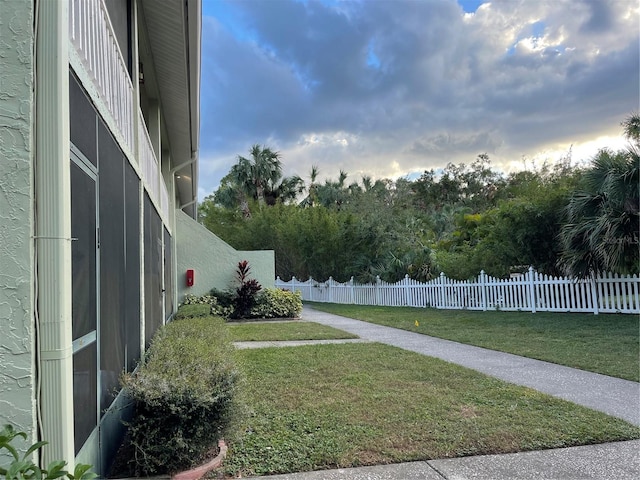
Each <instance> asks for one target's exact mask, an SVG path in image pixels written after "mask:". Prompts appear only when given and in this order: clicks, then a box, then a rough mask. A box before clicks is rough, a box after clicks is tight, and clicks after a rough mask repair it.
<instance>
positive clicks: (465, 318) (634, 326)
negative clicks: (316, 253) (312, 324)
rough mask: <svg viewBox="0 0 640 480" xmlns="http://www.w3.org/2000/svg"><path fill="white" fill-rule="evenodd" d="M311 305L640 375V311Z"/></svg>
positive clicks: (625, 376)
mask: <svg viewBox="0 0 640 480" xmlns="http://www.w3.org/2000/svg"><path fill="white" fill-rule="evenodd" d="M305 305H308V306H310V307H312V308H314V309H316V310H319V311H323V312H327V313H333V314H336V315H341V316H344V317H349V318H353V319H357V320H363V321H365V322H370V323H375V324H378V325H385V326H388V327H394V328H399V329H402V330H408V331H412V332H416V333H421V334H423V335H430V336H432V337H437V338H443V339H446V340H452V341H454V342H460V343H465V344H468V345H475V346H477V347H483V348H488V349H490V350H497V351H500V352H506V353H512V354H514V355H520V356H523V357H528V358H534V359H536V360H543V361H546V362H551V363H556V364H559V365H565V366H568V367H573V368H578V369H581V370H586V371H589V372H595V373H601V374H603V375H609V376H612V377H617V378H622V379H625V380H631V381H634V382H638V381H640V363H639V361H638V359H639V358H640V317H639V316H638V315H623V314H600V315H593V314H584V313H556V312H538V313H529V312H502V311H495V312H493V311H492V312H481V311H472V310H439V309H433V308H414V307H378V306H365V305H343V304H335V303H315V302H305Z"/></svg>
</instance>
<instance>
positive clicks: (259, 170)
mask: <svg viewBox="0 0 640 480" xmlns="http://www.w3.org/2000/svg"><path fill="white" fill-rule="evenodd" d="M249 153H251V159H247V158H245V157H242V156H240V155H238V163H236V164H235V165H234V166H233V167H232V168H231V173H232V175H233V176H234V177H235V179H236V180H237V183H238V185H241V186H243V188H244V189H245V191H246V193H248V194H249V195H250V196H252V197H253V198H255V199H256V200H257V201H258V204H259V205H264V203H265V199H264V197H265V191H266V190H268V189H269V187H271V188H272V189H273V187H274V185H275V184H276V182H277V181H278V180H280V179H281V178H282V162H280V154H279V153H278V152H274V151H272V150H271V149H270V148H268V147H260V145H258V144H255V145H253V146H252V147H251V149H250V150H249Z"/></svg>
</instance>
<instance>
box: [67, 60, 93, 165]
mask: <svg viewBox="0 0 640 480" xmlns="http://www.w3.org/2000/svg"><path fill="white" fill-rule="evenodd" d="M69 112H70V119H69V120H70V121H69V133H70V136H71V142H72V143H73V144H74V145H75V146H76V147H77V148H78V149H79V150H80V151H81V152H82V154H83V155H84V156H85V157H87V159H88V160H89V161H90V162H91V163H92V164H93V165H94V166H95V165H97V164H98V159H97V156H96V118H97V116H96V111H95V110H94V108H93V104H92V103H91V101H90V100H89V98H88V97H87V95H86V94H85V93H84V90H83V89H82V87H81V86H80V84H79V83H78V81H77V80H76V77H75V76H74V75H73V74H72V73H71V72H69Z"/></svg>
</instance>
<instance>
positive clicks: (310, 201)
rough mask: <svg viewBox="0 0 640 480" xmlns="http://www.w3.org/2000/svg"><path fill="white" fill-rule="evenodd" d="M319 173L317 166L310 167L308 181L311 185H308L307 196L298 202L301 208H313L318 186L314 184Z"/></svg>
mask: <svg viewBox="0 0 640 480" xmlns="http://www.w3.org/2000/svg"><path fill="white" fill-rule="evenodd" d="M319 173H320V169H319V168H318V166H317V165H311V172H309V179H310V180H311V183H310V184H309V188H308V189H307V191H308V192H309V193H308V195H307V196H306V197H305V198H304V199H303V200H302V201H301V202H300V206H301V207H313V206H314V205H315V203H316V202H317V201H318V184H317V183H316V179H317V178H318V174H319Z"/></svg>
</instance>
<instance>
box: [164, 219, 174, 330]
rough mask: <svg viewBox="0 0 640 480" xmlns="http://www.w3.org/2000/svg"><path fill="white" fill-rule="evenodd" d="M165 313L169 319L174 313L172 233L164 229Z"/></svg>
mask: <svg viewBox="0 0 640 480" xmlns="http://www.w3.org/2000/svg"><path fill="white" fill-rule="evenodd" d="M164 289H165V295H164V315H165V319H166V320H168V319H169V318H170V317H171V314H172V313H173V252H172V250H171V235H169V231H168V230H167V229H166V228H165V229H164Z"/></svg>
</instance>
